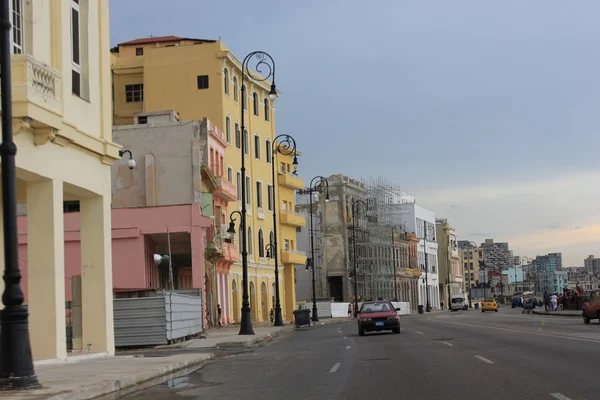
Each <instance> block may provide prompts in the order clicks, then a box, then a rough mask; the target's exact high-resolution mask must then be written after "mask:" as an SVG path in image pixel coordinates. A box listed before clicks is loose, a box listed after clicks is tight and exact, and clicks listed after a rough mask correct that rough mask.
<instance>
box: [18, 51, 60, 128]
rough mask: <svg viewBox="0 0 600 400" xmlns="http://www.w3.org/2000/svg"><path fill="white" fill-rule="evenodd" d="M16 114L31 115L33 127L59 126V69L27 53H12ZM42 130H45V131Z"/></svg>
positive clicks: (29, 116)
mask: <svg viewBox="0 0 600 400" xmlns="http://www.w3.org/2000/svg"><path fill="white" fill-rule="evenodd" d="M10 61H11V70H12V71H11V72H12V104H13V118H30V119H31V122H30V125H31V127H32V128H33V129H34V132H35V129H41V130H42V131H46V129H44V128H53V129H60V128H61V125H62V116H63V111H62V104H61V103H62V100H61V99H62V93H61V87H62V78H61V74H60V72H58V71H56V70H54V69H53V68H51V67H50V66H48V65H46V64H44V63H43V62H40V61H38V60H36V59H35V58H33V57H32V56H30V55H28V54H18V55H13V56H11V59H10ZM42 133H43V132H42Z"/></svg>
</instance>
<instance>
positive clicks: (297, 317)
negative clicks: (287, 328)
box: [294, 308, 310, 328]
mask: <svg viewBox="0 0 600 400" xmlns="http://www.w3.org/2000/svg"><path fill="white" fill-rule="evenodd" d="M294 324H295V325H296V328H298V327H299V326H301V325H310V310H309V309H308V308H305V309H303V310H294Z"/></svg>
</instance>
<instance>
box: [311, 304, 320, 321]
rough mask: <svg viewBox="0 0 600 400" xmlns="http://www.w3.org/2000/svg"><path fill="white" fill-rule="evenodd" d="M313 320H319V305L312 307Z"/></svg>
mask: <svg viewBox="0 0 600 400" xmlns="http://www.w3.org/2000/svg"><path fill="white" fill-rule="evenodd" d="M312 320H313V322H319V313H318V311H317V306H313V308H312Z"/></svg>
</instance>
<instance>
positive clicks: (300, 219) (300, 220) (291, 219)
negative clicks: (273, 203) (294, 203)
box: [279, 210, 306, 227]
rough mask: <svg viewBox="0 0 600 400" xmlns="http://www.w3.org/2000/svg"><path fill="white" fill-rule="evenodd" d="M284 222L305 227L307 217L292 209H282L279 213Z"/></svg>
mask: <svg viewBox="0 0 600 400" xmlns="http://www.w3.org/2000/svg"><path fill="white" fill-rule="evenodd" d="M279 218H280V220H281V223H282V224H287V225H292V226H297V227H304V226H305V225H306V217H305V216H303V215H301V214H299V213H297V212H295V211H291V210H281V213H280V215H279Z"/></svg>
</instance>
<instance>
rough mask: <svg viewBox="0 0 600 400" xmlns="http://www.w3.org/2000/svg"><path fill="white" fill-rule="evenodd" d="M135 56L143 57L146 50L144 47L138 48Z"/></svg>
mask: <svg viewBox="0 0 600 400" xmlns="http://www.w3.org/2000/svg"><path fill="white" fill-rule="evenodd" d="M135 55H136V56H143V55H144V48H143V47H136V49H135Z"/></svg>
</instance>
